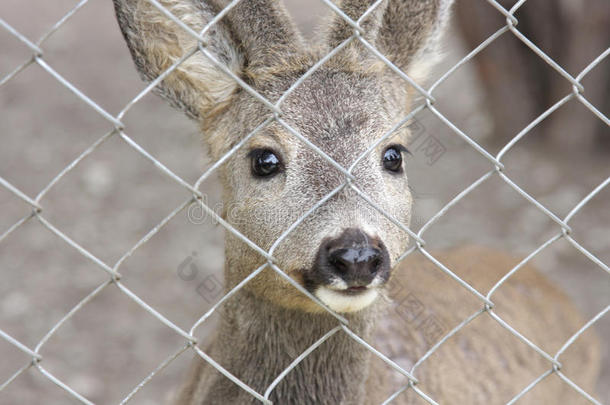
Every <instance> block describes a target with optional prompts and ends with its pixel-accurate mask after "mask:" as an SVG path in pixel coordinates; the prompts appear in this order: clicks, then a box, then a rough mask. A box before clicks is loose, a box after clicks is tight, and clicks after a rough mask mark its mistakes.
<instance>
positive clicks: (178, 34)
mask: <svg viewBox="0 0 610 405" xmlns="http://www.w3.org/2000/svg"><path fill="white" fill-rule="evenodd" d="M158 3H159V4H160V5H162V6H163V7H164V8H165V9H166V10H167V11H169V12H170V13H172V14H173V15H174V16H176V17H177V18H178V19H179V20H180V21H182V22H183V23H184V24H186V25H187V26H188V27H190V28H191V29H192V30H193V31H195V32H197V33H199V32H200V31H201V30H202V29H203V28H204V27H205V26H206V24H208V23H209V22H210V21H211V20H212V19H213V18H214V16H215V15H216V14H217V13H218V12H219V11H220V10H221V9H222V7H224V5H226V3H227V2H226V1H222V0H206V1H203V0H158ZM114 7H115V11H116V15H117V20H118V22H119V25H120V27H121V31H122V32H123V36H124V37H125V40H126V42H127V45H128V47H129V50H130V52H131V55H132V58H133V60H134V62H135V64H136V67H137V69H138V71H139V72H140V75H141V76H142V78H143V79H144V80H145V81H152V80H154V79H156V78H157V77H158V76H159V75H161V74H162V73H163V72H165V71H166V70H167V69H168V68H169V67H170V66H172V64H174V63H175V62H176V61H178V60H179V59H180V58H182V56H183V55H185V54H187V53H188V52H191V51H192V50H193V49H195V48H196V47H197V39H196V38H195V37H193V36H192V35H191V34H189V33H188V32H187V31H186V30H185V29H184V28H182V27H180V26H179V25H178V24H177V23H175V22H174V21H172V20H171V19H170V18H168V17H167V16H166V15H165V14H164V13H163V12H162V11H161V10H159V9H158V8H157V7H155V5H153V4H152V2H150V1H149V0H114ZM204 39H205V47H206V49H207V50H208V51H209V52H210V53H211V54H212V55H213V56H214V57H215V58H216V60H217V61H219V62H220V63H222V64H223V65H224V66H226V67H227V68H228V69H229V70H230V71H231V72H233V73H234V74H236V75H237V76H240V77H246V76H247V75H248V74H249V75H252V74H253V73H252V71H253V70H255V69H257V68H258V67H261V66H264V67H266V68H268V67H270V65H272V64H273V63H274V62H278V61H279V60H281V59H282V58H284V57H287V56H289V54H292V53H297V52H299V51H300V48H301V46H302V45H301V39H300V37H299V35H298V34H297V32H296V30H295V29H294V27H293V26H292V23H291V22H290V20H289V19H288V18H287V17H286V14H285V12H284V9H283V8H282V6H281V4H279V2H278V1H277V0H252V1H242V2H241V3H239V4H238V5H237V6H236V7H234V8H233V9H232V10H231V11H230V12H229V13H228V14H227V15H225V16H224V17H223V18H222V19H221V20H220V21H219V22H217V23H216V24H214V25H213V26H212V27H211V28H210V29H209V31H207V33H206V35H205V37H204ZM246 67H247V69H248V72H246V71H245V70H246ZM237 89H238V84H237V83H236V82H235V80H234V79H232V78H231V77H230V76H228V75H227V74H226V73H224V72H223V71H222V70H221V69H220V68H219V67H218V66H217V65H216V64H214V63H213V62H212V61H211V60H210V59H208V58H207V57H206V56H205V55H203V54H202V53H201V52H196V53H194V54H193V55H192V56H191V57H189V58H188V59H186V60H185V61H184V62H183V63H181V64H180V65H179V66H178V67H177V68H176V69H175V70H174V71H173V72H172V73H170V74H169V75H167V77H165V78H164V80H163V81H162V82H161V83H160V84H159V85H158V86H157V87H156V88H155V91H156V92H157V93H158V94H160V95H161V96H162V97H164V98H165V99H167V100H168V101H169V102H170V104H171V105H172V106H174V107H176V108H178V109H180V110H182V111H184V112H185V113H186V114H187V115H188V116H189V117H191V118H194V119H198V120H204V119H208V118H211V117H213V116H214V115H215V114H217V113H218V112H220V111H223V110H224V108H225V107H226V106H227V105H228V104H229V103H230V102H231V100H232V97H233V95H234V94H235V92H236V91H237Z"/></svg>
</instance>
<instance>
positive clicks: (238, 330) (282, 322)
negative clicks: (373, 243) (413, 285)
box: [205, 289, 377, 405]
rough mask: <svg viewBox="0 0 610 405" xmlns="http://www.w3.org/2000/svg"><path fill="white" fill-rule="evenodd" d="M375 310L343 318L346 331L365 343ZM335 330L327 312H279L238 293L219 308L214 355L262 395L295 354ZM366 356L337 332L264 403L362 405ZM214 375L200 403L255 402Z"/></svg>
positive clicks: (257, 299)
mask: <svg viewBox="0 0 610 405" xmlns="http://www.w3.org/2000/svg"><path fill="white" fill-rule="evenodd" d="M376 310H377V309H367V310H363V311H360V312H358V313H355V314H348V316H346V318H347V319H348V321H349V325H348V327H349V329H350V330H352V331H353V332H354V333H356V334H357V335H358V336H360V337H362V338H363V339H364V340H365V341H366V340H370V339H369V338H370V336H371V334H372V332H373V329H374V322H373V319H374V318H375V316H374V311H376ZM338 325H339V321H338V320H337V319H336V318H334V317H333V316H331V315H329V314H327V313H319V314H311V313H306V312H303V311H298V310H290V309H285V308H281V307H279V306H277V305H274V304H272V303H270V302H268V301H266V300H264V299H262V298H260V297H257V296H256V295H255V294H253V293H251V292H249V291H245V290H244V289H242V290H240V291H239V292H238V293H237V294H236V295H235V296H234V297H232V298H231V299H230V300H229V301H228V302H227V303H226V304H225V305H224V308H223V314H222V317H221V321H220V325H219V326H220V327H219V334H218V336H217V339H216V341H215V342H214V350H213V351H214V356H215V358H216V359H217V361H218V362H219V363H220V364H221V365H223V366H224V367H226V368H227V369H228V370H229V371H230V372H231V373H233V374H234V375H235V376H236V377H238V378H239V379H240V380H242V381H243V382H245V383H246V384H248V385H249V386H250V387H252V388H253V389H255V390H256V391H257V392H258V393H261V394H264V393H265V391H266V390H267V388H268V387H269V385H270V384H271V383H272V382H273V381H274V380H275V378H276V377H277V376H278V375H279V374H280V373H281V372H282V371H284V369H286V368H287V367H288V366H289V365H290V364H291V363H292V362H293V361H294V360H295V359H296V358H297V357H298V356H299V355H300V354H301V353H303V352H304V351H305V350H306V349H307V348H308V347H310V346H311V345H312V344H314V343H315V342H316V341H318V340H319V339H320V338H321V337H322V336H324V335H325V334H326V333H328V332H329V331H331V330H332V329H333V328H335V327H336V326H338ZM369 357H370V352H369V351H368V350H367V349H366V348H365V347H363V346H362V345H361V344H359V343H357V342H356V341H354V340H353V339H352V338H350V337H349V335H347V334H346V333H345V332H344V331H342V330H340V331H338V332H337V333H335V334H334V335H332V336H331V337H329V338H328V340H326V341H325V342H324V343H322V344H321V345H320V346H319V347H317V348H316V349H315V350H314V351H313V352H311V353H310V354H309V355H308V356H307V357H305V358H304V359H303V360H302V361H301V362H300V363H299V365H298V366H296V367H295V368H294V369H293V370H291V371H290V372H289V373H288V374H287V375H286V376H285V378H284V379H283V380H282V381H281V382H280V383H279V384H278V385H277V386H276V387H275V389H274V390H273V391H272V393H271V396H270V399H271V400H272V401H273V402H274V403H280V404H306V403H316V404H350V405H352V404H354V405H356V404H362V403H364V402H363V401H364V398H365V395H364V394H365V393H364V388H365V382H366V379H367V377H368V365H369ZM216 375H217V376H218V378H216V379H215V380H214V382H213V383H212V385H211V387H210V390H209V391H208V395H207V400H208V402H205V403H240V404H241V403H258V401H256V400H254V399H253V398H252V397H251V396H250V394H248V393H247V392H245V391H244V390H242V389H241V388H239V387H238V386H237V385H235V384H234V383H233V382H231V381H230V380H229V379H227V378H226V377H224V376H220V375H219V374H217V373H216ZM216 401H217V402H216ZM227 401H229V402H227Z"/></svg>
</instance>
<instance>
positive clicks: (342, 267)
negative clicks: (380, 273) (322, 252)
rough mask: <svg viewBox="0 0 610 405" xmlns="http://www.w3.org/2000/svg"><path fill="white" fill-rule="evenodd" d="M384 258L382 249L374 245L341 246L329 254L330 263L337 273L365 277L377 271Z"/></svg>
mask: <svg viewBox="0 0 610 405" xmlns="http://www.w3.org/2000/svg"><path fill="white" fill-rule="evenodd" d="M382 260H383V259H382V258H381V251H380V250H379V249H376V248H374V247H372V246H362V247H349V248H340V249H335V250H333V251H331V252H329V254H328V263H329V264H330V265H331V266H332V267H333V268H334V271H335V272H336V273H337V274H340V275H350V274H354V275H355V274H357V275H359V276H360V277H364V278H366V277H367V276H368V275H374V274H375V273H377V270H378V269H379V266H381V263H382Z"/></svg>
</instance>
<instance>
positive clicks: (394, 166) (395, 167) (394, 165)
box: [383, 146, 403, 173]
mask: <svg viewBox="0 0 610 405" xmlns="http://www.w3.org/2000/svg"><path fill="white" fill-rule="evenodd" d="M402 149H403V148H401V147H398V146H390V147H389V148H387V149H386V150H385V152H384V153H383V167H384V169H386V170H389V171H391V172H395V173H400V172H401V170H402V153H401V152H402Z"/></svg>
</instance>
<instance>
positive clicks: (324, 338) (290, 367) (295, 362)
mask: <svg viewBox="0 0 610 405" xmlns="http://www.w3.org/2000/svg"><path fill="white" fill-rule="evenodd" d="M340 330H341V326H335V327H334V328H333V329H331V330H330V331H328V332H327V333H325V334H324V335H323V336H322V337H321V338H320V339H318V340H317V341H316V342H315V343H314V344H312V345H311V346H309V347H308V348H307V349H306V350H305V351H304V352H303V353H301V354H300V355H299V356H298V357H297V358H296V359H294V360H293V361H292V363H290V364H289V365H288V367H286V368H285V369H284V371H282V372H281V373H280V374H279V375H278V376H277V377H276V378H275V380H273V382H272V383H271V384H270V385H269V387H268V388H267V390H266V391H265V399H269V395H271V392H272V391H273V390H274V389H275V387H276V386H277V385H278V384H279V383H280V382H281V381H282V380H283V379H284V377H286V375H288V373H290V372H291V371H292V370H293V369H294V368H295V367H296V366H298V365H299V363H300V362H301V361H303V360H304V359H305V357H307V356H309V354H310V353H311V352H313V351H314V350H316V349H317V348H318V346H320V345H321V344H322V343H324V342H326V341H327V340H328V339H329V338H330V337H331V336H332V335H334V334H335V333H337V332H339V331H340Z"/></svg>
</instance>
